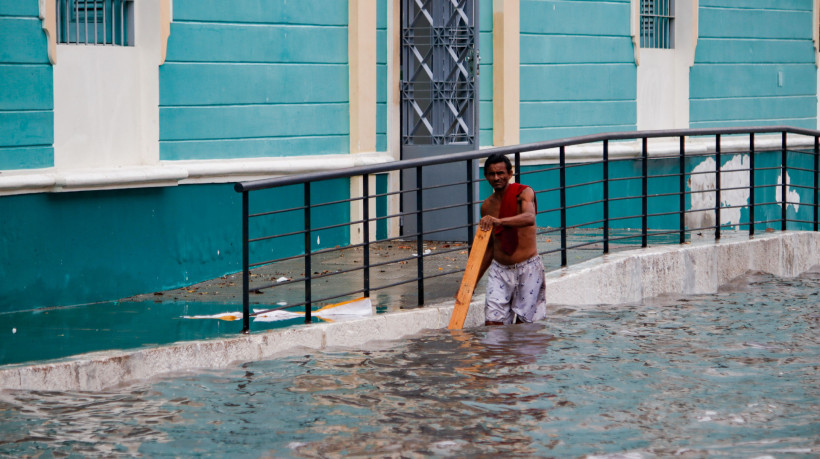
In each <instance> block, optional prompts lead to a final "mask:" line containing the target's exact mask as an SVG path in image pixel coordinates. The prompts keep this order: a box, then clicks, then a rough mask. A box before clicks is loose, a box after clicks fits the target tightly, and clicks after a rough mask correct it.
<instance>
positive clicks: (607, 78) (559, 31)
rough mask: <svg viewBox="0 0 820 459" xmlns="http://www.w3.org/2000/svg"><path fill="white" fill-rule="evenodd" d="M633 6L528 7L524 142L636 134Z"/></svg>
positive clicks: (545, 3)
mask: <svg viewBox="0 0 820 459" xmlns="http://www.w3.org/2000/svg"><path fill="white" fill-rule="evenodd" d="M629 11H630V4H629V1H628V0H618V1H614V0H610V1H563V0H538V1H536V0H522V1H521V136H520V138H521V143H530V142H537V141H542V140H549V139H558V138H564V137H574V136H579V135H585V134H592V133H599V132H614V131H630V130H634V129H635V128H636V122H637V112H636V106H635V99H636V94H637V87H636V84H637V83H636V78H637V70H636V69H637V68H636V66H635V61H634V53H633V48H632V39H631V37H630V34H629V24H630V20H629Z"/></svg>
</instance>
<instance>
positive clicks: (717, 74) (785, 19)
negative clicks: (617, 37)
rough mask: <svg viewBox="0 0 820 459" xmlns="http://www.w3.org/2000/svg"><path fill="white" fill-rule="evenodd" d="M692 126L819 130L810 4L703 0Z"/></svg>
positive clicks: (785, 0)
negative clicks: (784, 127)
mask: <svg viewBox="0 0 820 459" xmlns="http://www.w3.org/2000/svg"><path fill="white" fill-rule="evenodd" d="M699 35H700V38H699V40H698V46H697V49H696V53H695V65H694V66H693V67H692V69H691V73H690V80H689V83H690V104H689V106H690V115H689V118H690V127H692V128H702V127H726V126H755V125H781V124H783V125H790V126H797V127H804V128H811V129H815V128H816V127H817V121H816V118H817V96H816V94H817V68H816V67H815V62H814V48H813V45H812V0H701V1H700V14H699Z"/></svg>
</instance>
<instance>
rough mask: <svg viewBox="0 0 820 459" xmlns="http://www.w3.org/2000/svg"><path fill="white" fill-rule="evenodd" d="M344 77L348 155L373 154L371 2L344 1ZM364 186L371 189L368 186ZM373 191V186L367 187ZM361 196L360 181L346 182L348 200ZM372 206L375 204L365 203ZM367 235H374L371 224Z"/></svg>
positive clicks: (358, 234) (353, 234)
mask: <svg viewBox="0 0 820 459" xmlns="http://www.w3.org/2000/svg"><path fill="white" fill-rule="evenodd" d="M347 27H348V28H347V36H348V41H347V43H348V44H347V46H348V77H349V83H348V84H349V88H350V89H349V96H348V97H349V99H350V153H351V154H356V153H363V152H375V151H376V7H375V2H373V0H349V1H348V26H347ZM368 185H375V182H374V183H372V184H371V183H369V184H368ZM369 188H370V189H375V186H370V187H369ZM360 196H362V180H361V178H352V179H351V180H350V197H351V198H355V197H360ZM362 206H363V203H362V201H361V200H354V201H352V202H351V203H350V217H351V220H352V221H356V220H361V219H362V217H363V215H364V212H363V207H362ZM371 206H373V209H369V210H371V215H375V200H369V201H368V207H371ZM369 229H370V234H376V231H375V224H373V227H372V228H369ZM363 234H364V228H363V227H362V225H355V226H353V227H352V228H351V229H350V239H351V241H350V242H351V243H353V244H358V243H361V242H363V239H362V237H363Z"/></svg>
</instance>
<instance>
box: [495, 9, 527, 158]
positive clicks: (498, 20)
mask: <svg viewBox="0 0 820 459" xmlns="http://www.w3.org/2000/svg"><path fill="white" fill-rule="evenodd" d="M520 32H521V7H520V5H519V3H518V0H494V1H493V145H495V146H504V145H516V144H518V143H520V141H519V138H520V131H521V108H520V104H521V84H520V83H521V81H520V66H521V37H520V35H521V34H520Z"/></svg>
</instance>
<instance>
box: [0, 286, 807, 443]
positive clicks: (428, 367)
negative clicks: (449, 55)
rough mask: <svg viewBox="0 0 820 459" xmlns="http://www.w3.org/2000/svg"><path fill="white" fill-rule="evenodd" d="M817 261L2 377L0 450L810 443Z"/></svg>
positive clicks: (0, 393)
mask: <svg viewBox="0 0 820 459" xmlns="http://www.w3.org/2000/svg"><path fill="white" fill-rule="evenodd" d="M819 291H820V273H818V272H813V273H808V274H806V275H803V276H801V277H799V278H795V279H777V278H773V277H771V276H768V275H761V274H756V275H751V276H749V277H747V278H745V279H743V280H742V281H738V282H735V283H734V284H733V285H731V286H729V288H728V289H726V290H724V291H722V292H721V293H719V294H716V295H708V296H706V295H705V296H697V297H686V298H680V297H668V298H660V299H655V300H652V301H648V302H646V303H644V304H636V305H618V306H606V307H599V308H586V309H569V308H564V309H559V310H558V311H556V312H555V313H554V314H553V315H552V317H551V318H550V320H549V321H547V322H544V323H539V324H530V325H517V326H506V327H491V328H485V327H479V328H475V329H470V330H465V331H461V332H454V333H451V332H448V331H447V330H437V331H430V332H428V333H424V334H422V335H419V336H416V337H414V338H412V339H408V340H403V341H401V342H396V343H386V344H384V345H383V346H381V347H380V346H376V345H374V346H372V347H371V348H369V349H366V350H355V351H337V352H315V351H309V352H308V351H306V353H304V354H299V355H291V356H287V357H282V358H280V359H277V360H271V361H263V362H251V363H247V364H245V365H242V366H241V367H239V368H235V369H232V370H226V371H214V372H207V373H200V374H184V375H178V376H177V377H174V378H172V379H160V380H156V381H152V382H147V383H142V384H139V385H134V386H129V387H123V388H120V389H117V390H112V391H110V392H95V393H76V392H30V391H5V392H0V456H4V455H9V456H42V457H62V456H66V455H74V456H90V455H104V456H109V457H110V456H120V455H122V456H131V455H142V456H148V457H154V456H195V455H202V456H224V457H334V456H359V457H361V456H364V457H374V456H375V457H428V456H455V457H465V456H470V457H472V456H478V457H481V456H495V455H503V456H518V457H585V456H586V457H610V458H615V457H626V458H652V457H672V456H675V457H684V458H688V457H705V456H710V457H715V456H718V457H738V458H747V457H777V458H781V457H789V458H792V457H818V456H820V307H818V302H819V300H820V296H818V292H819Z"/></svg>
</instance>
